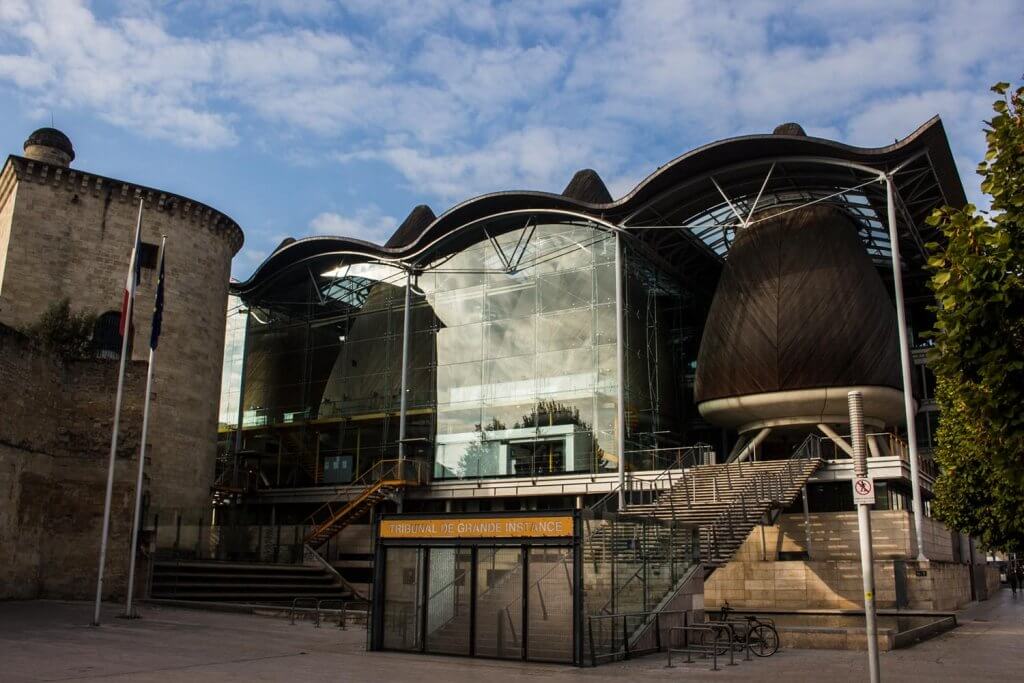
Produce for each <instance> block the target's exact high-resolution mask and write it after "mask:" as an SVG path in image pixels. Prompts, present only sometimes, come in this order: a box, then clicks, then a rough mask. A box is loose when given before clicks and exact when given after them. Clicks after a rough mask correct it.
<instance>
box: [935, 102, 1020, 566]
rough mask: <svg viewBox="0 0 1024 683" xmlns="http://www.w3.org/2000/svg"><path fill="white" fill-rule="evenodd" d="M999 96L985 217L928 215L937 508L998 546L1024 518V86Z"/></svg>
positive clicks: (968, 210) (990, 136)
mask: <svg viewBox="0 0 1024 683" xmlns="http://www.w3.org/2000/svg"><path fill="white" fill-rule="evenodd" d="M992 90H993V92H995V93H997V94H998V95H999V96H1000V99H998V100H996V101H995V103H994V104H993V106H992V108H993V110H994V113H995V115H994V116H993V117H992V119H991V120H990V121H988V122H986V129H985V136H986V140H987V142H988V152H987V154H986V155H985V160H984V161H983V162H982V163H981V164H980V165H979V166H978V173H979V174H980V175H981V176H982V184H981V189H982V191H983V192H985V193H986V194H988V195H989V196H990V197H991V207H992V210H991V212H990V213H988V214H987V215H986V214H985V213H983V212H979V211H978V210H977V208H976V207H975V206H973V205H970V204H968V205H967V206H966V207H963V208H962V209H956V208H952V207H945V208H942V209H940V210H937V211H936V212H935V213H934V214H933V215H932V216H930V217H929V219H928V222H929V223H930V224H931V225H934V226H936V227H938V228H939V229H940V230H941V232H942V234H943V236H944V238H945V239H944V240H943V243H941V244H938V243H931V244H929V245H928V248H929V250H930V252H931V256H930V258H929V261H928V266H929V268H930V269H931V270H932V277H931V286H932V289H933V291H934V292H935V298H936V306H935V314H936V323H935V329H934V330H932V332H931V336H932V337H933V340H934V343H935V347H934V349H933V351H932V353H931V355H930V358H929V360H930V362H931V365H932V368H933V369H934V371H935V374H936V378H937V383H938V387H939V390H938V392H937V398H938V401H939V405H940V408H941V409H942V413H941V418H940V422H939V431H938V435H937V436H938V439H937V441H938V444H937V448H936V453H935V457H936V460H937V461H938V462H939V464H940V465H941V466H942V469H943V472H942V474H941V475H940V478H939V481H938V482H937V485H936V496H937V500H936V501H935V511H936V514H937V515H938V516H939V518H940V519H942V520H943V521H944V522H946V523H947V524H949V525H950V526H952V527H954V528H956V529H959V530H960V531H964V532H969V533H971V534H973V535H975V536H978V537H980V538H982V539H983V540H984V542H985V543H986V544H988V545H989V546H991V547H994V548H1010V547H1018V546H1019V545H1020V542H1021V539H1022V536H1021V531H1022V529H1021V524H1022V523H1021V521H1020V520H1021V518H1022V516H1024V496H1022V494H1021V490H1022V486H1024V87H1021V88H1018V89H1017V90H1015V91H1012V92H1011V91H1010V85H1009V84H1008V83H998V84H996V85H995V86H993V88H992Z"/></svg>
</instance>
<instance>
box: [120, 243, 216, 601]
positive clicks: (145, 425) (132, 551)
mask: <svg viewBox="0 0 1024 683" xmlns="http://www.w3.org/2000/svg"><path fill="white" fill-rule="evenodd" d="M166 246H167V236H166V235H164V236H163V237H162V238H161V239H160V253H159V254H158V255H157V258H156V262H157V264H158V265H157V267H160V266H159V264H162V263H163V258H164V248H165V247H166ZM155 356H156V349H154V348H153V346H152V344H150V347H149V367H148V368H147V369H146V400H145V402H144V403H143V408H142V443H141V444H139V474H138V477H137V478H136V480H135V516H134V517H133V518H132V543H131V545H130V546H129V553H128V597H127V599H126V600H125V605H124V616H126V617H128V618H129V619H132V618H134V617H135V616H136V615H135V613H134V612H132V598H133V597H134V593H135V556H136V554H137V553H136V547H137V545H138V542H139V526H140V523H141V515H142V471H143V469H144V467H145V465H146V435H147V434H148V433H149V399H150V396H151V395H152V393H153V361H154V359H155ZM199 528H200V530H202V524H200V527H199ZM200 533H201V531H200Z"/></svg>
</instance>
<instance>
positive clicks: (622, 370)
mask: <svg viewBox="0 0 1024 683" xmlns="http://www.w3.org/2000/svg"><path fill="white" fill-rule="evenodd" d="M624 267H625V259H624V258H623V254H622V235H621V234H620V233H615V352H616V363H615V373H616V393H617V394H618V395H617V397H616V399H617V400H616V418H615V419H616V422H617V423H618V427H619V434H618V436H619V438H618V439H617V444H616V446H617V448H618V450H619V510H623V509H625V507H626V498H625V488H624V487H625V483H626V402H625V401H626V390H625V384H626V331H625V327H626V325H625V319H624V318H625V301H624V300H623V299H624V297H625V287H624V286H623V283H622V277H623V268H624Z"/></svg>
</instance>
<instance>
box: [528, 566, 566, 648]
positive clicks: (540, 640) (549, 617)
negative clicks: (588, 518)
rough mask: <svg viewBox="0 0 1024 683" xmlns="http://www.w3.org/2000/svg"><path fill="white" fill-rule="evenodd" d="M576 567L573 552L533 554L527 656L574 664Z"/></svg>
mask: <svg viewBox="0 0 1024 683" xmlns="http://www.w3.org/2000/svg"><path fill="white" fill-rule="evenodd" d="M572 567H573V563H572V550H571V549H570V548H550V549H541V548H536V547H535V548H533V549H532V550H531V552H530V566H529V577H530V578H529V587H530V588H529V593H528V596H529V597H528V600H527V605H528V610H529V619H528V622H527V629H526V633H527V636H526V637H527V646H526V656H527V658H528V659H530V660H532V661H547V662H565V663H572V659H573V656H572V654H573V653H572V646H573V631H574V628H573V611H572V606H573V578H572V577H573V573H572V572H573V569H572Z"/></svg>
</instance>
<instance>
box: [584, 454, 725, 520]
mask: <svg viewBox="0 0 1024 683" xmlns="http://www.w3.org/2000/svg"><path fill="white" fill-rule="evenodd" d="M654 450H656V451H658V452H659V453H661V454H662V455H661V456H660V461H659V465H664V467H663V469H661V470H660V471H658V473H657V474H656V475H655V476H654V477H653V478H642V477H635V476H633V473H632V472H629V473H627V476H626V480H625V481H624V482H623V484H622V485H621V486H616V487H615V488H613V489H612V490H611V491H609V492H608V493H607V494H606V495H604V496H603V497H602V498H600V499H599V500H598V501H597V502H596V503H594V504H593V505H591V506H590V508H589V510H590V511H591V512H593V513H594V514H597V515H600V514H603V513H609V512H622V510H619V492H620V491H621V492H622V499H623V501H624V502H625V503H626V507H627V508H628V507H629V506H630V505H642V504H645V503H653V502H654V501H655V499H656V498H657V497H658V494H660V493H661V492H663V491H666V490H669V489H672V488H673V487H674V486H675V485H676V484H678V483H680V482H682V483H686V481H687V474H686V470H687V469H688V468H691V467H697V466H699V465H707V464H709V462H710V455H711V453H712V452H713V451H712V448H711V446H709V445H707V444H697V445H695V446H686V447H681V448H663V449H654ZM634 452H636V451H634ZM691 478H692V477H691Z"/></svg>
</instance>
